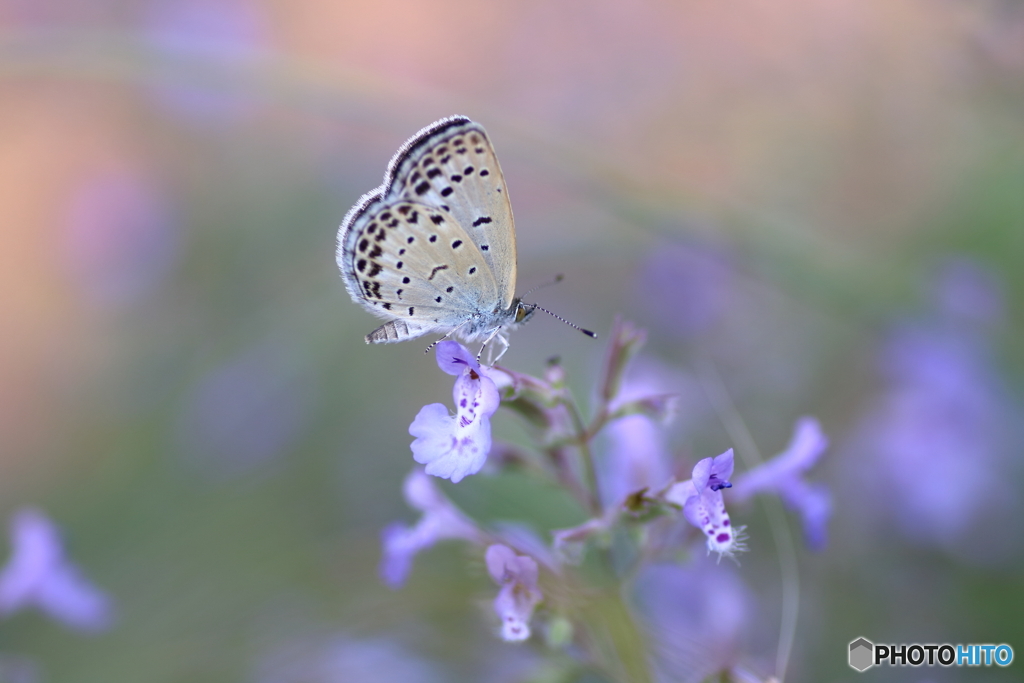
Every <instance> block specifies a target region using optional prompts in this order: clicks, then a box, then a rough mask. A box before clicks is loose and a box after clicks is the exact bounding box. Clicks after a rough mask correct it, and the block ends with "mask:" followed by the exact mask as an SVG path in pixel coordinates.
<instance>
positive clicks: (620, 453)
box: [598, 358, 706, 509]
mask: <svg viewBox="0 0 1024 683" xmlns="http://www.w3.org/2000/svg"><path fill="white" fill-rule="evenodd" d="M669 399H670V400H669ZM658 400H662V401H665V402H666V403H670V404H671V409H670V410H669V411H668V413H669V414H668V417H667V418H665V419H654V418H652V417H651V415H649V414H646V413H637V414H633V415H628V416H626V417H623V418H620V419H618V420H615V421H614V422H612V423H611V424H609V425H608V426H607V427H606V428H605V429H604V430H603V433H604V435H605V438H606V439H607V445H606V447H605V448H604V449H602V451H603V452H602V457H601V458H599V459H598V480H599V483H600V489H601V500H602V503H603V504H604V506H605V508H606V509H607V508H610V507H612V506H617V505H620V504H621V503H622V502H623V500H625V499H626V497H627V496H629V495H630V494H632V493H635V492H637V491H639V490H641V489H643V488H645V487H646V488H648V489H650V490H660V489H662V488H664V486H665V485H666V484H667V483H668V482H669V481H670V480H671V479H672V454H671V452H670V451H669V448H668V445H667V443H666V431H667V430H666V425H667V423H669V422H672V423H673V424H674V425H678V424H679V423H680V422H681V423H682V427H683V429H684V430H685V429H686V428H687V427H689V426H690V425H691V424H692V422H693V421H694V420H698V419H700V417H701V415H702V413H703V412H705V411H706V404H705V403H704V401H703V394H702V393H701V392H700V389H699V388H698V387H697V386H696V385H695V382H694V381H693V379H692V378H691V377H690V376H689V375H687V374H686V373H684V372H681V371H680V370H679V369H678V368H676V367H674V366H671V365H668V364H665V363H660V362H657V361H654V360H651V359H649V358H641V359H637V360H635V361H633V363H632V364H631V366H630V368H629V370H628V373H627V376H626V379H625V380H624V381H623V383H622V386H621V388H620V389H619V392H618V394H617V395H616V397H615V399H614V401H613V403H612V405H611V406H610V407H609V411H610V412H612V413H614V412H615V411H616V410H618V409H620V408H621V407H623V406H626V405H628V404H631V403H636V402H643V401H647V402H648V403H653V402H655V401H658ZM677 416H678V417H679V418H680V419H679V420H677V419H676V418H677Z"/></svg>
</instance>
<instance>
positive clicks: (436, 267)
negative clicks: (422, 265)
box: [427, 266, 448, 280]
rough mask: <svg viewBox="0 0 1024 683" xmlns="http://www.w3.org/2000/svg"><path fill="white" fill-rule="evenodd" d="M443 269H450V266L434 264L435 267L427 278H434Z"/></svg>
mask: <svg viewBox="0 0 1024 683" xmlns="http://www.w3.org/2000/svg"><path fill="white" fill-rule="evenodd" d="M441 270H448V266H434V269H433V270H431V271H430V277H428V278H427V280H433V279H434V276H435V275H437V273H438V271H441Z"/></svg>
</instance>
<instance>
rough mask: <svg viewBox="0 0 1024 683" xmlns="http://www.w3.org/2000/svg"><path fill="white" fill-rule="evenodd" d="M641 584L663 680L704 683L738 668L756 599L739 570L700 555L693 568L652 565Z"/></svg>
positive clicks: (639, 595)
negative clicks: (716, 675)
mask: <svg viewBox="0 0 1024 683" xmlns="http://www.w3.org/2000/svg"><path fill="white" fill-rule="evenodd" d="M635 586H636V588H635V596H636V601H637V604H638V608H639V610H638V611H639V614H640V617H641V620H642V623H643V624H644V625H645V627H646V628H645V630H646V632H647V635H648V639H649V642H650V643H651V651H652V654H653V660H654V666H655V669H656V671H657V673H658V674H659V676H658V678H657V680H659V681H675V682H683V681H686V682H691V683H698V682H699V681H704V680H709V679H711V678H712V677H714V675H715V674H718V673H721V672H723V671H726V670H729V669H732V668H733V667H735V665H736V663H737V660H738V659H739V655H740V649H741V644H742V640H743V636H744V634H745V631H746V625H747V623H749V621H750V618H751V617H752V616H753V615H752V611H753V610H752V602H753V600H752V596H751V594H750V591H749V589H748V588H747V587H746V586H745V585H744V584H743V582H742V581H741V579H740V578H739V576H737V574H736V571H735V569H734V568H732V567H730V566H729V565H728V564H724V565H723V564H718V563H715V562H711V561H710V560H708V559H706V558H704V557H701V556H700V554H699V553H695V554H694V556H693V561H692V562H691V563H690V564H689V565H687V566H680V565H678V564H651V565H646V566H645V567H643V568H642V569H641V570H640V573H639V574H638V576H637V579H636V583H635Z"/></svg>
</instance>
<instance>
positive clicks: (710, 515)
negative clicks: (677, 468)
mask: <svg viewBox="0 0 1024 683" xmlns="http://www.w3.org/2000/svg"><path fill="white" fill-rule="evenodd" d="M732 466H733V459H732V449H731V448H730V449H729V450H727V451H726V452H725V453H722V454H721V455H719V456H716V457H714V458H704V459H703V460H701V461H700V462H698V463H697V464H696V465H694V467H693V478H692V479H689V480H687V481H683V482H679V483H678V484H673V485H672V486H671V487H670V488H669V490H668V491H666V492H665V500H667V501H668V502H670V503H674V504H676V505H678V506H679V507H681V508H683V515H684V516H685V517H686V520H687V521H688V522H689V523H690V524H692V525H693V526H695V527H697V528H698V529H700V530H701V531H703V532H704V534H705V536H706V537H707V545H708V552H711V551H714V552H716V553H718V554H719V556H722V555H732V554H734V553H736V552H739V551H742V550H743V549H744V548H743V543H742V541H743V539H742V538H740V536H739V535H740V532H742V531H743V530H742V529H733V528H732V522H731V521H730V520H729V513H728V512H726V510H725V500H724V499H723V498H722V489H727V488H730V487H731V486H732V484H731V483H729V477H730V476H731V475H732Z"/></svg>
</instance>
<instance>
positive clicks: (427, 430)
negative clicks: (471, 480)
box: [409, 341, 501, 483]
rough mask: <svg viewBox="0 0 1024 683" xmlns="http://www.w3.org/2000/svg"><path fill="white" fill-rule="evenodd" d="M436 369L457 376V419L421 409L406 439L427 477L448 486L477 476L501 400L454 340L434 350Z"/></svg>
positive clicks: (442, 410) (436, 407)
mask: <svg viewBox="0 0 1024 683" xmlns="http://www.w3.org/2000/svg"><path fill="white" fill-rule="evenodd" d="M437 364H438V366H439V367H440V368H441V369H442V370H443V371H445V372H447V373H448V374H449V375H456V376H457V379H456V380H455V388H454V389H453V391H452V395H453V396H454V398H455V406H456V414H455V415H454V416H452V415H449V414H448V408H446V407H445V406H444V404H441V403H432V404H430V405H428V406H424V407H423V408H422V409H421V410H420V412H419V414H417V415H416V419H415V420H413V423H412V425H410V426H409V434H411V435H412V436H414V437H416V440H415V441H413V442H412V453H413V459H414V460H416V462H418V463H421V464H424V465H426V466H427V467H426V472H427V474H432V475H434V476H435V477H441V478H443V479H451V480H452V482H453V483H458V482H460V481H462V478H463V477H465V476H467V475H470V474H476V473H477V472H479V471H480V468H481V467H483V466H484V463H485V462H486V461H487V454H488V453H489V452H490V450H491V422H490V417H491V415H493V414H494V413H495V411H497V410H498V406H499V405H500V404H501V398H500V396H499V394H498V388H497V387H496V386H495V384H494V381H493V380H492V379H491V378H490V377H489V376H488V375H487V374H486V373H487V370H485V369H483V368H481V367H480V364H479V363H477V361H476V359H475V358H474V357H473V356H472V355H471V354H470V353H469V351H467V350H466V348H465V347H464V346H462V345H461V344H459V343H458V342H454V341H443V342H441V343H440V344H438V345H437Z"/></svg>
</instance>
